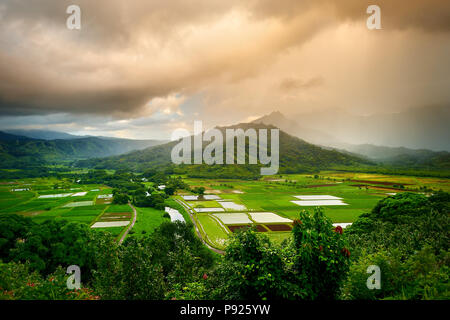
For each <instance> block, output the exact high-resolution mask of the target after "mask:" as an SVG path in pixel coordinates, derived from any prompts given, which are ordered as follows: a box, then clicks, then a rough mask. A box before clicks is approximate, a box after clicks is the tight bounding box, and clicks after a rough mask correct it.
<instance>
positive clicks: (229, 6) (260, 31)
mask: <svg viewBox="0 0 450 320" xmlns="http://www.w3.org/2000/svg"><path fill="white" fill-rule="evenodd" d="M71 4H78V5H80V7H81V8H82V29H81V30H80V31H69V30H67V29H66V28H65V20H66V18H67V14H66V13H65V10H66V8H67V6H68V5H71ZM369 4H378V5H380V7H381V8H382V17H383V31H385V32H389V31H392V30H406V29H412V30H421V31H424V32H425V33H430V34H433V33H442V32H448V31H450V16H449V14H450V1H447V0H428V1H422V0H409V1H393V0H389V1H388V0H378V1H370V2H369V1H365V0H364V1H361V0H346V1H334V0H333V1H331V0H314V1H312V0H306V1H299V0H279V1H273V0H250V1H237V0H236V1H214V0H192V1H184V0H171V1H161V0H158V1H156V0H155V1H141V0H134V1H133V0H131V1H123V0H97V1H88V0H73V1H72V0H70V1H69V0H61V1H54V0H37V1H28V0H6V1H5V0H4V1H2V2H1V3H0V114H2V115H15V114H16V115H27V114H51V113H58V112H64V113H72V114H103V115H107V116H110V115H113V116H116V117H125V118H138V117H141V116H148V115H151V114H152V113H154V112H155V110H154V109H152V108H149V107H148V104H149V102H150V101H151V100H152V99H155V98H164V97H167V96H170V95H171V94H177V93H182V94H195V93H197V92H199V91H201V90H210V93H209V94H208V96H209V97H212V98H211V101H212V103H211V104H212V105H224V103H222V102H223V100H225V99H223V95H221V94H217V95H216V93H217V92H219V93H220V92H221V91H223V90H224V89H223V87H224V86H227V85H228V84H229V83H233V82H235V83H239V82H240V81H244V80H246V79H252V78H257V77H258V75H260V74H262V73H264V71H265V70H266V68H267V66H270V65H271V64H272V63H274V62H275V61H276V60H277V59H278V57H279V56H280V55H281V54H282V53H284V52H286V51H287V49H291V48H294V47H299V46H301V45H303V44H304V43H306V42H307V41H309V40H311V39H313V38H314V37H315V36H316V35H317V34H319V33H320V32H321V31H323V30H324V29H325V28H327V27H330V26H339V25H340V24H341V23H344V22H348V21H353V22H354V21H360V22H361V23H364V20H365V19H367V14H366V8H367V6H368V5H369ZM412 32H415V31H412ZM411 37H412V38H413V37H414V34H412V35H411ZM446 39H448V38H446ZM324 54H325V53H323V52H318V55H324ZM423 61H427V57H425V56H423V57H421V58H419V59H417V63H418V64H420V63H424V62H423ZM379 72H380V73H382V72H383V70H380V71H379ZM324 78H325V79H327V77H326V75H324ZM407 78H408V77H407V75H405V79H407ZM280 79H285V80H284V81H283V80H280ZM280 79H278V80H277V81H278V83H280V82H281V88H284V89H287V90H293V89H296V88H297V89H307V88H311V87H318V86H323V84H324V83H323V80H320V79H310V80H299V79H303V78H302V77H298V76H295V75H294V76H292V77H288V78H286V76H285V75H282V77H281V78H280ZM306 79H308V78H306ZM349 85H351V84H349ZM261 86H262V85H260V84H258V83H255V85H254V87H255V88H258V89H259V88H260V87H261ZM204 88H208V89H204ZM247 91H248V88H244V89H242V92H238V93H237V94H234V95H233V97H232V98H233V99H234V98H235V97H239V98H240V97H242V99H243V100H242V101H240V102H239V101H237V103H235V102H236V101H233V104H235V108H236V109H239V108H241V107H242V104H244V101H245V100H244V98H245V95H246V92H247ZM218 97H221V99H222V100H221V101H214V99H219V98H218ZM272 98H273V100H275V99H277V96H276V93H274V96H273V97H272ZM345 100H346V99H343V101H345ZM241 109H242V108H241Z"/></svg>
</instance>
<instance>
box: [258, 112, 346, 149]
mask: <svg viewBox="0 0 450 320" xmlns="http://www.w3.org/2000/svg"><path fill="white" fill-rule="evenodd" d="M252 123H256V124H266V125H273V126H275V127H277V128H280V129H282V130H283V131H285V132H286V133H289V134H290V135H293V136H296V137H299V138H301V139H303V140H305V141H308V142H310V143H313V144H319V145H325V146H329V145H334V144H338V143H340V141H339V140H337V139H335V138H334V137H333V136H332V135H329V134H327V133H325V132H323V131H321V130H316V129H312V128H309V127H307V126H305V125H303V126H301V125H300V124H299V123H298V122H297V121H294V120H289V119H288V118H286V117H285V116H284V115H283V114H282V113H281V112H279V111H274V112H272V113H271V114H269V115H265V116H263V117H261V118H259V119H256V120H254V121H252Z"/></svg>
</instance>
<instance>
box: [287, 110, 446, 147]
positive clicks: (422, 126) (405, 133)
mask: <svg viewBox="0 0 450 320" xmlns="http://www.w3.org/2000/svg"><path fill="white" fill-rule="evenodd" d="M290 117H292V118H293V119H295V121H296V122H297V123H298V124H299V125H300V126H309V127H312V128H314V129H316V130H320V131H322V132H325V133H326V134H329V135H332V136H333V137H334V139H336V140H338V141H341V142H345V143H348V144H353V145H360V144H372V145H381V146H387V147H406V148H410V149H429V150H433V151H450V139H449V138H448V137H450V126H449V125H448V124H449V123H450V106H430V107H423V108H411V109H407V110H404V111H402V112H398V113H381V114H373V115H368V116H360V115H355V114H352V113H350V112H346V111H344V110H340V109H328V110H320V111H316V112H310V113H303V114H296V115H291V116H290ZM330 144H334V142H333V141H330V143H328V144H327V145H330ZM335 146H336V145H335ZM337 147H338V146H337Z"/></svg>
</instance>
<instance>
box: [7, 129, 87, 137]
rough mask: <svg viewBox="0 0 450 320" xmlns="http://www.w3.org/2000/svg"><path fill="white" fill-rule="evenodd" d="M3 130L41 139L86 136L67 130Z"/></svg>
mask: <svg viewBox="0 0 450 320" xmlns="http://www.w3.org/2000/svg"><path fill="white" fill-rule="evenodd" d="M3 132H6V133H9V134H12V135H16V136H23V137H27V138H32V139H39V140H57V139H61V140H71V139H79V138H85V137H82V136H76V135H73V134H69V133H66V132H59V131H50V130H24V129H7V130H4V131H3Z"/></svg>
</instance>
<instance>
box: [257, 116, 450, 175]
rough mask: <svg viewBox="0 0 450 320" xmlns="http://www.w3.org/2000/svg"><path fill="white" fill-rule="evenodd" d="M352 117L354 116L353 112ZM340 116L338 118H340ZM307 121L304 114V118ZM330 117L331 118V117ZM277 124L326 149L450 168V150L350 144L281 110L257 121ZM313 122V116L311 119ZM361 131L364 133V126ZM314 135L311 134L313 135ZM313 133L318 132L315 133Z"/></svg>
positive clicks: (385, 160)
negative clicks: (290, 116)
mask: <svg viewBox="0 0 450 320" xmlns="http://www.w3.org/2000/svg"><path fill="white" fill-rule="evenodd" d="M350 117H351V116H350ZM298 118H301V117H298ZM338 119H339V117H338V118H337V121H338ZM301 121H304V118H303V120H301ZM330 121H331V119H330ZM254 122H255V123H265V124H271V125H275V126H277V127H279V128H281V129H282V130H285V131H287V132H290V133H291V134H292V135H295V136H297V137H299V138H302V139H305V140H308V141H316V143H317V144H320V145H323V146H324V148H325V149H329V150H331V149H334V150H337V151H339V152H343V153H346V154H349V155H353V156H362V157H364V158H367V159H370V160H373V161H375V162H379V163H383V164H387V165H392V166H396V167H415V168H428V169H438V170H439V169H446V170H448V169H450V167H449V162H450V160H449V157H450V153H449V152H446V151H440V152H439V151H432V150H427V149H411V148H405V147H386V146H377V145H373V144H358V145H355V144H350V143H345V142H342V141H339V140H338V139H336V138H333V137H330V136H328V135H327V134H325V133H323V132H321V131H319V130H310V129H305V128H303V127H300V125H299V124H298V122H297V121H294V120H289V119H287V117H285V116H284V115H283V114H281V113H280V112H273V113H271V114H269V115H266V116H264V117H261V118H259V119H257V120H255V121H254ZM312 122H314V121H313V120H312V119H311V123H312ZM361 134H363V135H364V134H365V133H364V130H363V132H362V133H361ZM311 135H312V136H311ZM314 135H316V136H315V137H314Z"/></svg>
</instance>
